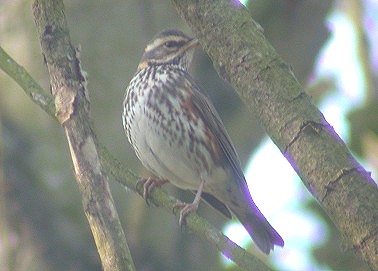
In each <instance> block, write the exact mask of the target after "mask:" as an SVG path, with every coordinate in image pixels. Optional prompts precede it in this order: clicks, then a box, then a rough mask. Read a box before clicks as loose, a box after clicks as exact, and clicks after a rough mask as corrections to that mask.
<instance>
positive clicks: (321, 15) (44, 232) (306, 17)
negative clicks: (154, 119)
mask: <svg viewBox="0 0 378 271" xmlns="http://www.w3.org/2000/svg"><path fill="white" fill-rule="evenodd" d="M64 3H65V7H66V16H67V21H68V24H69V29H70V34H71V38H72V41H73V43H74V45H75V46H77V47H79V48H80V51H81V61H82V66H83V68H84V69H85V70H86V71H87V73H88V80H89V85H88V86H89V91H90V99H91V117H92V121H93V123H94V127H95V132H96V133H97V137H98V139H99V140H100V141H101V142H103V143H104V145H105V146H107V148H108V149H109V150H110V151H111V152H112V153H113V155H114V156H115V157H117V158H118V159H119V160H121V161H123V162H124V164H125V165H127V166H128V167H129V168H131V169H133V171H135V172H136V173H138V174H139V175H141V176H149V173H148V172H147V171H145V169H143V167H142V166H141V164H140V163H139V161H138V160H137V158H136V157H135V155H134V152H133V151H132V149H131V147H130V145H129V144H128V142H127V139H126V137H125V136H124V133H123V130H122V125H121V111H122V99H123V95H124V90H125V87H126V86H127V84H128V82H129V81H130V79H131V78H132V76H133V74H134V72H135V70H136V66H137V64H138V61H139V58H140V56H141V54H142V52H143V49H144V46H145V45H146V43H147V42H148V41H149V40H150V39H151V38H152V37H153V35H154V34H155V33H157V32H159V31H161V30H162V29H167V28H178V29H181V30H184V31H185V32H188V33H190V31H189V29H188V28H187V26H186V25H185V24H184V23H183V21H182V20H181V19H180V18H179V17H178V15H177V14H176V12H175V10H174V9H173V7H172V5H171V3H170V2H169V1H166V0H154V1H149V0H123V1H121V0H108V1H93V0H82V1H74V0H67V1H64ZM334 4H335V3H334V2H333V1H329V0H321V1H319V0H306V1H300V0H280V1H278V0H255V1H250V2H249V4H248V8H249V9H250V12H251V14H252V16H253V18H254V19H255V20H256V21H257V22H259V23H260V24H261V25H262V27H263V28H264V33H265V36H266V37H267V39H268V40H269V41H270V42H271V43H272V44H273V46H274V47H275V48H276V50H277V51H278V53H279V54H280V55H281V56H282V57H283V58H284V60H285V61H286V62H287V63H289V64H290V65H291V66H292V68H293V71H294V74H295V75H296V76H297V78H298V80H299V81H300V82H301V83H302V84H303V85H304V86H305V85H306V83H307V82H308V79H309V78H310V76H311V73H312V71H313V68H314V61H315V59H316V57H317V55H318V53H319V51H320V50H321V48H322V46H323V44H324V42H325V41H326V39H327V37H328V32H327V29H326V28H325V23H324V21H325V18H326V16H327V14H328V13H329V11H330V9H331V8H332V7H333V5H334ZM0 45H1V46H2V47H3V48H4V49H5V50H6V51H7V52H8V53H9V54H10V55H11V56H12V57H13V58H15V60H16V61H17V62H18V63H20V64H21V65H23V66H24V67H25V68H26V69H27V70H28V71H29V72H30V73H31V75H32V76H33V77H34V78H35V79H36V80H37V82H39V83H40V84H41V85H42V86H43V87H44V88H45V89H46V90H47V91H48V90H49V83H48V82H49V78H48V74H47V71H46V67H45V66H44V64H43V59H42V56H41V53H40V47H39V41H38V34H37V31H36V28H35V26H34V22H33V18H32V13H31V1H27V0H2V1H1V2H0ZM192 74H193V76H194V77H195V79H196V80H197V81H198V82H199V83H200V85H201V86H202V87H203V89H205V90H206V91H207V92H208V94H209V96H210V97H211V99H212V101H213V102H214V104H215V106H216V108H217V109H218V111H219V112H220V115H221V117H222V119H223V120H224V123H225V125H226V127H227V129H228V131H229V133H230V135H231V137H232V139H233V141H234V143H235V145H236V148H237V150H238V152H239V155H240V158H241V160H242V163H243V165H245V164H246V163H247V161H248V157H249V156H250V155H251V153H252V152H253V150H254V148H255V147H256V146H257V145H258V144H259V142H260V141H261V139H262V138H263V136H264V132H263V130H262V129H261V127H260V126H259V125H258V123H257V121H256V119H254V118H253V116H252V117H251V114H250V113H248V112H246V109H245V107H244V106H243V105H242V103H241V101H240V100H239V98H238V97H237V96H236V95H235V94H234V92H233V91H232V89H231V88H230V87H229V86H228V85H227V84H226V83H224V82H223V81H222V80H220V79H219V78H218V76H217V74H216V73H215V71H214V70H213V68H212V64H211V62H210V61H209V59H208V57H207V56H206V55H205V54H204V52H203V51H202V49H198V50H197V52H196V55H195V60H194V63H193V66H192ZM375 79H376V78H375ZM376 82H377V81H376V80H375V81H374V84H373V86H375V88H376ZM330 85H332V80H330V81H323V82H315V84H313V85H312V87H311V88H310V89H309V93H310V95H312V97H313V99H314V101H315V102H316V101H318V100H319V99H320V98H321V97H322V96H323V95H324V94H325V93H326V92H328V91H329V90H330V89H332V88H331V87H330ZM375 105H376V103H375ZM361 110H364V113H363V115H362V116H367V115H368V116H370V115H371V114H370V112H371V111H374V110H377V108H376V106H374V103H373V105H371V103H370V105H369V107H368V106H367V107H366V108H362V109H361ZM373 120H374V117H370V118H366V117H361V114H358V112H357V113H355V114H354V115H352V116H351V117H350V121H351V122H354V123H352V125H354V127H363V128H356V129H357V131H361V130H362V129H365V130H366V127H368V126H369V125H371V122H372V121H373ZM375 120H376V118H375ZM365 122H366V123H365ZM375 123H377V122H375ZM357 125H359V126H357ZM367 130H368V131H370V132H369V133H368V134H367V135H366V134H365V138H368V140H364V141H361V140H360V138H359V137H358V136H357V139H356V140H355V143H354V145H355V147H354V149H355V151H356V152H357V153H359V154H360V155H361V156H362V157H364V155H366V152H364V151H363V150H364V149H365V150H366V149H371V148H373V147H374V146H375V150H377V140H376V138H377V134H376V133H375V134H374V133H372V132H371V129H367ZM375 131H376V130H375ZM355 134H358V132H356V133H355ZM374 137H375V139H374ZM369 142H370V143H369ZM375 159H376V157H375ZM0 161H1V163H0V270H4V271H7V270H20V271H22V270H101V263H100V260H99V257H98V254H97V251H96V248H95V245H94V242H93V238H92V236H91V233H90V232H89V227H88V224H87V221H86V219H85V216H84V213H83V210H82V204H81V198H80V194H79V192H78V190H77V187H76V183H75V180H74V175H73V171H72V164H71V160H70V156H69V150H68V146H67V144H66V140H65V137H64V134H63V130H62V129H61V127H60V126H59V125H58V124H57V123H56V122H55V121H53V120H52V119H51V118H50V117H48V116H47V115H46V114H45V113H44V112H43V111H42V110H41V109H40V108H39V107H38V106H36V105H35V104H34V103H33V102H32V101H31V100H30V99H29V97H27V96H26V95H25V94H24V93H23V91H22V90H21V89H20V87H19V86H18V85H16V84H15V82H13V81H12V80H11V79H10V78H9V77H8V76H7V75H5V74H4V73H2V72H0ZM110 185H111V187H112V192H113V195H114V198H115V203H116V206H117V209H118V212H119V215H120V218H121V222H122V224H123V226H124V229H125V232H126V237H127V240H128V242H129V246H130V249H131V253H132V256H133V258H134V261H135V265H136V268H137V270H143V271H148V270H223V269H227V270H233V269H235V270H238V269H237V268H236V267H233V266H231V267H227V268H226V267H224V266H223V265H222V261H221V260H220V257H219V253H218V252H217V251H216V249H215V248H214V247H212V246H210V245H209V244H207V243H206V242H203V241H202V240H198V239H196V238H195V237H193V236H191V235H187V234H186V233H183V232H182V231H181V230H180V227H179V226H178V223H177V221H176V218H174V217H173V216H171V215H169V214H167V213H165V212H163V211H162V210H159V209H157V208H148V207H147V206H146V204H145V202H144V200H143V199H141V198H140V197H139V196H136V195H135V194H134V193H131V192H127V191H126V190H125V189H123V188H122V187H121V186H120V185H119V184H117V183H115V182H113V181H111V182H110ZM166 189H168V190H170V191H171V193H173V194H175V195H176V196H178V197H181V198H182V199H184V200H190V197H191V195H188V194H186V193H184V192H182V191H178V190H175V189H173V188H172V187H169V186H167V188H166ZM305 208H306V209H310V210H312V211H314V212H317V213H319V216H321V217H323V218H324V219H326V220H327V221H328V223H329V227H330V230H331V234H330V235H329V236H330V237H329V240H327V242H325V243H324V244H323V245H322V246H320V247H318V248H316V250H314V251H312V253H313V255H314V257H315V258H316V259H317V260H318V261H319V262H320V263H321V264H322V265H323V266H327V267H328V268H330V270H366V269H365V268H364V265H363V264H361V263H360V262H359V260H358V259H356V258H355V257H354V256H353V254H352V252H351V251H350V250H349V249H348V250H347V251H346V249H345V248H341V247H340V245H339V244H340V243H342V242H340V236H339V234H338V233H337V231H336V230H335V229H334V228H333V226H332V223H331V222H330V221H329V220H328V219H327V218H326V216H325V214H324V213H323V212H322V210H321V209H320V208H319V206H318V204H316V203H315V202H313V204H308V206H306V207H305ZM306 209H305V210H306ZM200 212H201V213H202V214H203V215H204V216H206V217H207V218H209V220H210V221H211V222H213V223H214V224H216V225H218V226H219V227H221V226H222V224H223V223H224V222H225V221H224V219H223V218H222V217H221V216H220V215H218V214H216V213H215V212H213V210H212V209H210V208H208V207H207V206H206V205H203V206H201V208H200ZM278 266H279V265H278Z"/></svg>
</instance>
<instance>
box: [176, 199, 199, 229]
mask: <svg viewBox="0 0 378 271" xmlns="http://www.w3.org/2000/svg"><path fill="white" fill-rule="evenodd" d="M176 208H182V209H181V211H180V217H179V224H180V226H181V227H182V226H184V225H185V223H186V217H187V216H188V215H189V214H190V213H192V212H195V211H197V209H198V203H197V202H192V203H184V202H179V203H176V204H175V206H174V207H173V209H176Z"/></svg>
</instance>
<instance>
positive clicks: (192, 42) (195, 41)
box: [186, 38, 199, 50]
mask: <svg viewBox="0 0 378 271" xmlns="http://www.w3.org/2000/svg"><path fill="white" fill-rule="evenodd" d="M198 45H199V42H198V39H196V38H194V39H191V40H190V41H189V42H188V43H187V44H186V50H189V49H191V48H194V47H196V46H198Z"/></svg>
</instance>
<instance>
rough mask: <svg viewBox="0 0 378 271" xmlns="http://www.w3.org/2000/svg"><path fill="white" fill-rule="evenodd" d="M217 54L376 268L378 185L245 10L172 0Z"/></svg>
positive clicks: (226, 75) (225, 72)
mask: <svg viewBox="0 0 378 271" xmlns="http://www.w3.org/2000/svg"><path fill="white" fill-rule="evenodd" d="M173 3H174V5H175V7H176V9H177V11H178V12H179V14H180V15H181V16H182V17H183V18H184V19H185V21H186V22H187V24H188V25H189V26H190V27H191V29H192V31H193V33H194V34H195V36H196V37H197V38H198V39H199V41H200V43H201V45H202V47H203V48H204V50H205V51H206V52H207V54H208V55H209V56H210V58H211V59H212V61H213V64H214V67H215V69H216V70H217V71H218V74H219V75H220V76H221V77H222V78H223V79H224V80H225V81H227V82H228V83H230V84H231V85H232V86H233V87H234V89H235V90H236V91H237V93H238V94H239V95H240V96H241V98H242V100H243V101H244V102H245V103H246V104H247V106H248V108H249V109H251V110H252V111H254V112H255V113H256V114H257V116H258V117H259V119H260V122H261V124H262V125H263V127H264V128H265V130H266V132H267V133H268V135H269V136H270V137H271V138H272V140H273V141H274V142H275V144H276V145H277V146H278V147H279V149H280V150H281V152H282V153H283V155H284V156H285V157H286V159H287V160H288V161H289V162H290V163H291V165H292V166H293V168H294V169H295V170H296V172H297V173H298V175H299V176H300V177H301V179H302V181H303V183H304V184H305V185H306V187H307V188H308V190H309V191H310V192H311V193H312V195H313V196H314V197H315V198H316V199H317V200H318V201H319V203H320V204H321V206H322V207H323V208H324V210H325V211H326V212H327V214H328V215H329V217H330V218H331V219H332V220H333V222H334V223H335V225H336V226H337V228H338V229H339V230H340V231H341V233H342V234H343V235H344V236H345V237H347V239H348V241H349V242H350V244H351V245H352V248H353V250H354V252H355V253H356V254H357V255H358V256H359V257H360V258H361V259H363V260H364V261H365V262H366V263H367V264H368V265H369V266H370V268H372V269H373V270H378V200H377V199H378V189H377V185H376V184H375V182H374V181H373V180H372V178H371V176H370V174H369V173H368V172H366V171H365V169H364V168H363V167H362V166H361V165H360V164H359V163H358V162H357V161H356V160H355V158H354V157H353V156H352V154H351V153H350V152H349V150H348V149H347V147H346V146H345V144H344V142H343V141H342V140H341V139H340V138H339V136H338V135H337V134H336V133H335V131H334V130H333V128H332V126H331V125H330V124H329V123H328V122H327V121H326V120H325V119H324V117H323V115H322V114H321V112H320V111H319V110H318V109H317V108H316V107H315V106H314V105H313V104H312V103H311V99H310V98H309V97H308V96H307V94H306V93H304V92H303V89H302V87H301V86H300V84H299V83H298V81H297V80H296V79H295V77H294V75H293V73H292V71H291V69H290V68H289V66H288V65H286V64H285V63H284V62H283V60H282V59H281V58H280V56H279V55H278V54H277V52H276V51H275V50H274V49H273V47H272V46H271V45H270V44H269V43H268V41H267V40H266V39H265V37H264V36H263V34H262V28H261V26H259V25H258V24H257V23H256V22H254V21H253V20H252V18H251V17H250V15H249V13H248V11H247V10H246V9H245V8H244V7H242V6H240V5H236V4H235V1H228V0H217V1H214V0H202V1H191V0H173Z"/></svg>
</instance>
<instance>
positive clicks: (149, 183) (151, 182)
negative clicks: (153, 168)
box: [136, 177, 168, 205]
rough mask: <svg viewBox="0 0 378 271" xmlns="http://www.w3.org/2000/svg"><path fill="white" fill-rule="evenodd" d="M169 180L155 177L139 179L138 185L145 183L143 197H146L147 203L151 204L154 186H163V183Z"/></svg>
mask: <svg viewBox="0 0 378 271" xmlns="http://www.w3.org/2000/svg"><path fill="white" fill-rule="evenodd" d="M167 182H168V180H165V179H155V178H152V177H149V178H147V179H139V180H138V181H137V184H136V185H137V187H138V186H139V185H143V198H144V199H145V201H146V203H147V205H150V195H151V191H152V189H153V188H154V187H159V186H162V185H163V184H165V183H167Z"/></svg>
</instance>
